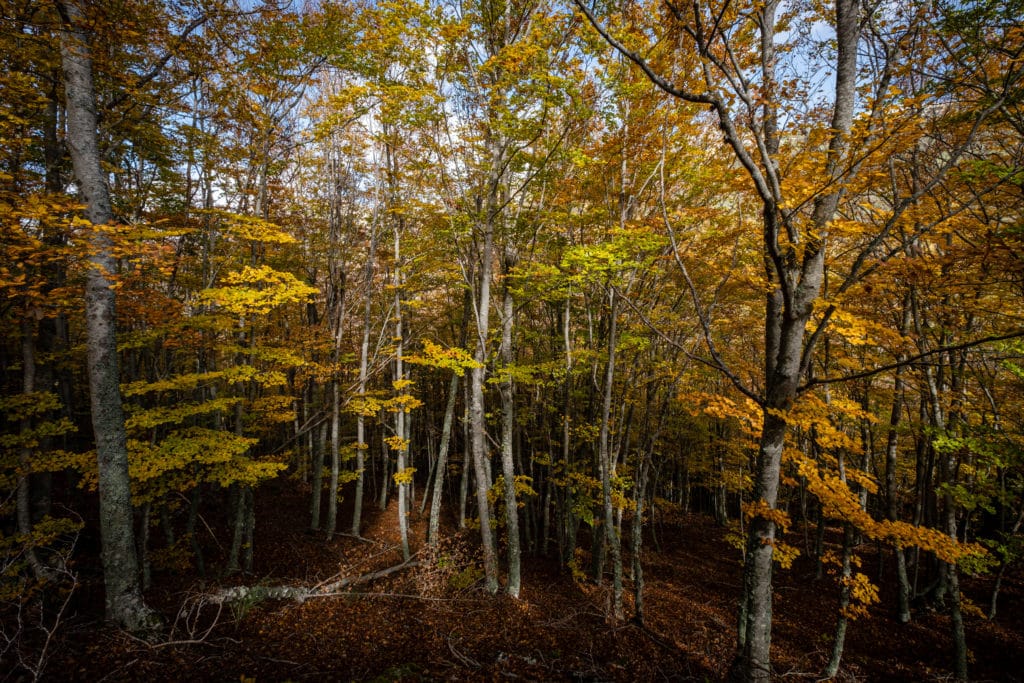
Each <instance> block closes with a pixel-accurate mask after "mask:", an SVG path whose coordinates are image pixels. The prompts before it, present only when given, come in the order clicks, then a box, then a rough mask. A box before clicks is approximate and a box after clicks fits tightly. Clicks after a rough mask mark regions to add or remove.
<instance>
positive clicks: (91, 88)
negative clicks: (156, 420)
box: [59, 2, 160, 631]
mask: <svg viewBox="0 0 1024 683" xmlns="http://www.w3.org/2000/svg"><path fill="white" fill-rule="evenodd" d="M59 10H60V13H61V20H62V27H61V62H62V66H63V70H64V78H65V81H64V91H65V93H66V97H67V117H68V139H67V143H68V149H69V151H70V153H71V160H72V163H73V165H74V171H75V178H76V180H77V181H78V184H79V190H80V191H81V193H82V197H83V199H84V200H85V205H86V214H85V215H86V219H87V220H88V221H89V223H90V228H91V230H90V231H91V235H90V238H89V241H90V245H91V247H92V254H91V255H90V268H89V271H88V275H87V280H86V289H85V302H86V321H87V330H88V346H87V348H88V354H87V358H88V366H89V371H88V374H89V395H90V399H91V400H90V407H91V411H92V424H93V431H94V433H95V436H96V451H97V458H98V462H99V493H100V520H101V521H100V529H101V531H102V534H103V536H102V539H103V573H104V586H105V588H106V606H107V617H108V618H109V619H111V620H113V621H116V622H118V623H120V624H122V625H123V626H125V628H127V629H129V630H131V631H140V630H144V629H148V628H153V627H154V626H156V625H158V624H159V623H160V619H159V617H158V616H157V614H156V613H155V612H154V611H153V610H151V609H150V608H149V607H147V606H146V604H145V602H144V601H143V599H142V593H141V588H140V586H139V573H138V560H137V557H136V555H135V537H134V533H133V530H134V524H133V522H132V503H131V487H130V482H129V479H128V448H127V443H126V441H127V437H126V434H125V427H124V413H123V411H122V408H121V393H120V387H119V381H120V373H119V370H118V358H117V339H116V328H115V311H114V305H115V294H114V289H113V284H114V283H113V280H112V276H113V273H114V272H115V260H114V258H113V256H112V254H111V240H110V238H109V236H107V235H106V234H105V230H108V229H109V228H110V227H111V225H112V223H113V219H114V215H113V211H112V209H111V203H110V193H109V190H108V189H107V183H106V178H105V177H104V175H103V171H102V169H101V167H100V159H101V157H100V149H99V144H98V140H97V134H96V131H97V127H98V121H97V113H96V88H95V85H94V83H93V69H92V56H91V51H92V47H91V37H90V35H89V32H88V23H87V21H88V20H87V17H86V15H85V13H84V12H83V10H82V8H81V7H79V6H78V5H77V4H76V3H73V2H61V3H60V4H59Z"/></svg>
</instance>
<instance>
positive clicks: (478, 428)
mask: <svg viewBox="0 0 1024 683" xmlns="http://www.w3.org/2000/svg"><path fill="white" fill-rule="evenodd" d="M488 148H489V152H490V154H491V159H490V172H489V174H488V179H487V186H488V187H487V199H486V206H485V207H484V209H483V210H484V216H483V225H482V226H481V227H482V228H483V233H484V234H483V244H482V245H480V249H479V252H478V253H479V257H480V270H479V274H478V275H479V278H478V279H479V299H478V300H477V304H476V350H475V352H474V354H473V359H474V360H475V361H476V362H477V367H474V368H473V369H472V370H471V372H470V406H469V422H470V441H471V442H472V448H473V469H474V471H475V475H476V502H477V514H478V516H479V519H480V537H481V541H482V544H483V559H484V575H485V577H486V581H487V590H488V592H490V593H496V592H497V591H498V560H497V550H496V549H495V542H494V533H493V531H492V530H491V507H490V501H488V499H487V492H488V491H489V490H490V488H491V477H490V462H489V460H490V456H489V450H490V449H489V448H488V445H487V424H486V418H485V415H484V375H485V373H486V364H487V333H488V329H489V322H490V308H491V260H492V258H493V251H494V224H495V221H496V219H497V214H498V211H500V208H499V207H498V205H497V203H498V202H497V194H498V185H499V181H500V178H501V171H502V168H503V161H504V152H503V150H502V148H501V146H500V145H498V144H497V143H496V142H495V141H494V140H493V139H490V140H488Z"/></svg>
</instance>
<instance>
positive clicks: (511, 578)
mask: <svg viewBox="0 0 1024 683" xmlns="http://www.w3.org/2000/svg"><path fill="white" fill-rule="evenodd" d="M503 260H504V275H505V278H504V283H505V284H504V285H503V290H504V291H503V295H502V320H501V347H500V349H499V356H500V358H501V364H502V366H503V367H508V366H510V365H511V364H512V325H513V322H514V320H513V316H514V310H513V302H512V290H511V288H510V287H509V285H508V278H509V275H510V273H511V271H512V268H514V267H515V264H516V260H517V256H516V255H515V253H514V251H513V249H512V248H511V247H506V248H505V255H504V259H503ZM498 387H499V392H500V394H501V470H502V475H503V477H504V480H505V524H506V527H505V528H506V531H507V532H508V585H507V586H506V590H507V592H508V594H509V595H511V596H512V597H513V598H518V597H519V589H520V562H521V559H522V558H521V554H522V550H521V548H520V544H519V540H520V539H519V504H518V502H517V501H516V481H515V464H514V461H513V452H512V446H513V443H512V437H513V434H514V430H515V424H516V422H515V394H514V386H513V382H512V378H511V376H506V377H504V378H502V381H501V383H500V384H499V385H498Z"/></svg>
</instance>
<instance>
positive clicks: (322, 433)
mask: <svg viewBox="0 0 1024 683" xmlns="http://www.w3.org/2000/svg"><path fill="white" fill-rule="evenodd" d="M328 429H329V427H328V423H327V422H324V423H323V424H321V425H320V427H319V429H318V430H317V432H318V434H317V438H316V443H315V445H314V447H313V483H312V487H313V496H312V500H311V504H310V522H309V529H310V531H319V530H320V507H321V501H322V500H323V497H324V452H325V451H326V450H327V430H328Z"/></svg>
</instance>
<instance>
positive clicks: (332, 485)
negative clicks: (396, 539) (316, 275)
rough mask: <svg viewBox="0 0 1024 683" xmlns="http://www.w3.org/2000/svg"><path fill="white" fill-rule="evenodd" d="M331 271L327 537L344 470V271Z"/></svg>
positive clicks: (333, 525)
mask: <svg viewBox="0 0 1024 683" xmlns="http://www.w3.org/2000/svg"><path fill="white" fill-rule="evenodd" d="M332 270H334V271H335V272H334V273H332V275H331V280H332V282H333V283H335V284H334V296H333V298H334V300H335V301H334V305H335V311H334V321H333V322H334V329H333V330H332V331H333V337H334V350H333V352H332V357H331V359H332V361H333V362H334V370H333V372H332V376H331V476H330V482H329V484H328V487H327V528H326V529H325V530H324V531H325V533H326V535H327V538H331V537H332V536H334V532H335V531H336V530H337V528H338V479H339V476H340V473H341V382H340V380H339V379H338V374H339V373H340V372H341V368H340V364H341V339H342V335H343V333H344V329H345V273H344V271H340V270H339V269H338V265H337V264H332Z"/></svg>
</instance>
